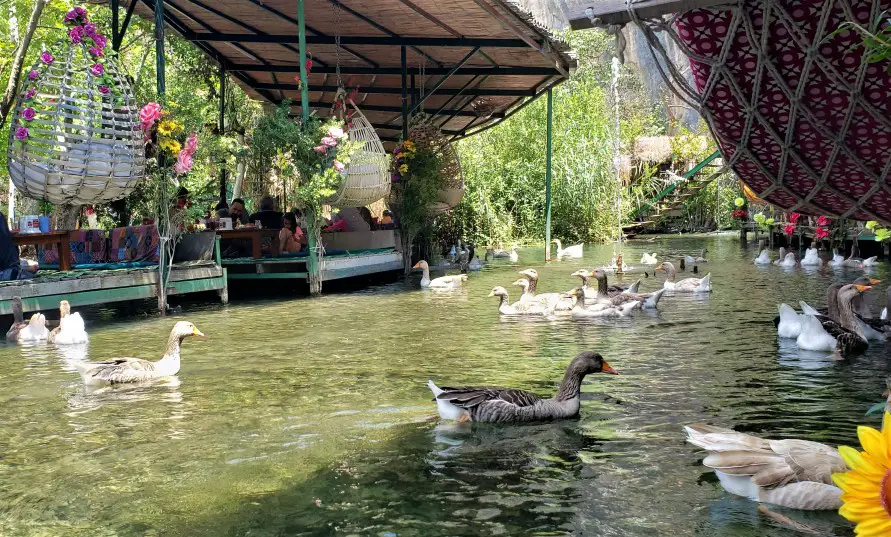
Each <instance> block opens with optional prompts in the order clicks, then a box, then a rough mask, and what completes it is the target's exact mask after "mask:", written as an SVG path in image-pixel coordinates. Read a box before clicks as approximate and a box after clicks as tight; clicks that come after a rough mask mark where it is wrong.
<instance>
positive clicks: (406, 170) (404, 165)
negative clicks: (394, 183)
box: [399, 164, 408, 173]
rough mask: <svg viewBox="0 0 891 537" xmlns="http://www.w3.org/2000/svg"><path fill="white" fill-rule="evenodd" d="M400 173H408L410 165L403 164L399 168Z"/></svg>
mask: <svg viewBox="0 0 891 537" xmlns="http://www.w3.org/2000/svg"><path fill="white" fill-rule="evenodd" d="M399 173H408V164H403V165H402V166H399Z"/></svg>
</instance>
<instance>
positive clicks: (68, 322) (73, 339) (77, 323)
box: [46, 300, 89, 345]
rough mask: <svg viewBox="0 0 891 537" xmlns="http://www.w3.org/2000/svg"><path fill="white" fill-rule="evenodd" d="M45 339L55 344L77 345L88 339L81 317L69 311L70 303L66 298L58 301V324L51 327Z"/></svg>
mask: <svg viewBox="0 0 891 537" xmlns="http://www.w3.org/2000/svg"><path fill="white" fill-rule="evenodd" d="M46 341H47V343H55V344H56V345H79V344H81V343H87V342H88V341H89V337H88V336H87V331H86V329H85V328H84V320H83V317H81V316H80V313H77V312H75V313H71V304H69V303H68V301H67V300H62V301H61V302H59V326H57V327H56V328H53V329H52V331H51V332H50V333H49V335H47V338H46Z"/></svg>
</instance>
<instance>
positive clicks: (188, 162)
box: [173, 149, 192, 175]
mask: <svg viewBox="0 0 891 537" xmlns="http://www.w3.org/2000/svg"><path fill="white" fill-rule="evenodd" d="M173 171H175V172H176V173H178V174H180V175H182V174H184V173H189V172H190V171H192V155H190V154H188V153H186V151H185V149H183V150H181V151H180V152H179V156H178V157H177V158H176V164H174V165H173Z"/></svg>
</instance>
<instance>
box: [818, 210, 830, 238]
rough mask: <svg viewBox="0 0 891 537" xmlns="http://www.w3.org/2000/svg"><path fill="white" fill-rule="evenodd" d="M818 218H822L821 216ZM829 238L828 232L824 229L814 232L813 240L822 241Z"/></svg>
mask: <svg viewBox="0 0 891 537" xmlns="http://www.w3.org/2000/svg"><path fill="white" fill-rule="evenodd" d="M820 218H823V217H822V216H821V217H820ZM828 236H829V231H828V230H826V228H822V227H818V228H817V229H815V230H814V238H815V239H817V240H818V241H819V240H823V239H825V238H826V237H828Z"/></svg>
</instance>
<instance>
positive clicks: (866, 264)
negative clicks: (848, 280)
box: [862, 256, 878, 267]
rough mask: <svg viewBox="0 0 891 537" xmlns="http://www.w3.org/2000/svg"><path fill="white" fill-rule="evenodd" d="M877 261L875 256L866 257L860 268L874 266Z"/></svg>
mask: <svg viewBox="0 0 891 537" xmlns="http://www.w3.org/2000/svg"><path fill="white" fill-rule="evenodd" d="M877 259H878V257H877V256H872V257H867V258H866V259H864V260H863V263H862V266H864V267H872V266H875V264H876V260H877Z"/></svg>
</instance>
